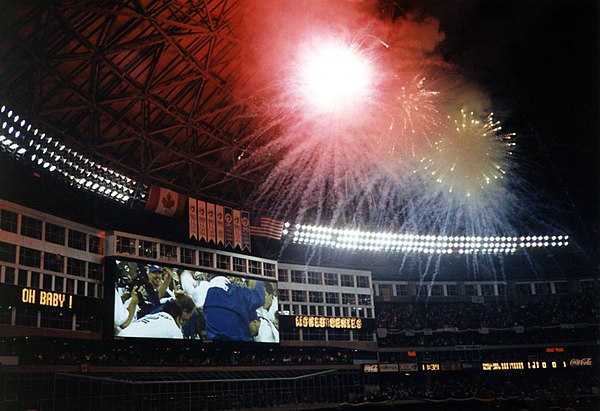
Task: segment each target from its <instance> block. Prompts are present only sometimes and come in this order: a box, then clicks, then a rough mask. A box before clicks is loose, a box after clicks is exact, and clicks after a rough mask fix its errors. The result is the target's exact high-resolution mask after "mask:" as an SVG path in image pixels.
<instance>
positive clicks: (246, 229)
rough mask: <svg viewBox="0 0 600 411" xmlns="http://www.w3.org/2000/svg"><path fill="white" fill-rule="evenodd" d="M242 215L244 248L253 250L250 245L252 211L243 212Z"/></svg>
mask: <svg viewBox="0 0 600 411" xmlns="http://www.w3.org/2000/svg"><path fill="white" fill-rule="evenodd" d="M241 216H242V250H248V251H252V250H251V246H250V213H249V212H247V211H242V212H241Z"/></svg>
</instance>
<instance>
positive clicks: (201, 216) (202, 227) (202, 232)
mask: <svg viewBox="0 0 600 411" xmlns="http://www.w3.org/2000/svg"><path fill="white" fill-rule="evenodd" d="M198 240H204V241H206V202H205V201H200V200H198Z"/></svg>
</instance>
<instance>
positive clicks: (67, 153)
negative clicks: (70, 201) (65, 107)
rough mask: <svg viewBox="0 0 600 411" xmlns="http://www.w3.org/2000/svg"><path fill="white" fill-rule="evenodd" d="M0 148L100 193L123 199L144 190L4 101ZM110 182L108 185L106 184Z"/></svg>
mask: <svg viewBox="0 0 600 411" xmlns="http://www.w3.org/2000/svg"><path fill="white" fill-rule="evenodd" d="M0 124H1V125H2V131H1V132H0V143H1V144H0V150H1V151H5V152H7V153H8V154H9V155H11V156H13V157H15V158H17V159H22V160H26V161H31V162H32V163H33V164H34V165H35V166H36V167H40V168H41V169H42V170H44V171H47V172H50V173H52V174H53V175H55V176H58V177H59V178H62V179H63V180H65V181H66V182H68V183H69V184H71V185H74V186H76V187H77V188H81V189H84V190H87V191H91V192H93V193H95V194H98V195H100V196H102V197H105V198H109V199H112V200H114V201H118V202H120V203H127V202H129V200H130V199H131V198H132V196H133V194H134V193H135V192H136V191H141V192H146V191H147V187H144V186H141V187H140V185H139V184H138V183H137V182H136V181H133V180H132V179H131V178H130V177H128V176H125V175H122V174H120V173H118V172H116V171H114V170H112V169H110V168H108V167H106V166H102V165H100V164H98V163H97V162H95V161H93V160H91V159H89V158H87V157H85V156H84V155H83V154H80V153H77V152H76V151H74V150H72V149H71V148H68V147H66V146H65V145H64V144H62V143H60V142H59V141H58V140H56V139H55V138H53V137H52V136H50V135H47V134H46V133H44V132H40V130H39V129H37V128H33V127H32V125H31V124H30V123H29V121H28V120H26V119H25V118H23V117H22V116H21V115H19V114H17V113H16V112H14V111H13V110H11V109H10V108H8V107H7V106H6V105H2V106H0ZM106 186H110V187H111V188H110V189H109V188H107V187H106Z"/></svg>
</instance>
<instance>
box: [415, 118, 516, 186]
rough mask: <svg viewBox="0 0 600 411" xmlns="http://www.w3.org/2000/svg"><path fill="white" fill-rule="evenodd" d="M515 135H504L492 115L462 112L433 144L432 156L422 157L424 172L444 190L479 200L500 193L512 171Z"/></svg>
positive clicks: (450, 121)
mask: <svg viewBox="0 0 600 411" xmlns="http://www.w3.org/2000/svg"><path fill="white" fill-rule="evenodd" d="M514 136H515V134H514V133H503V132H502V127H501V126H500V122H499V121H494V119H493V113H491V114H489V115H488V116H487V117H486V118H485V119H479V118H477V117H476V116H475V115H474V114H473V112H469V113H468V112H466V111H465V110H461V112H460V117H459V118H458V119H455V118H452V117H451V116H448V125H447V126H446V127H445V130H444V131H443V132H442V133H441V134H440V135H439V137H438V138H437V139H436V140H435V141H434V142H433V147H432V153H431V154H430V155H429V156H427V157H423V158H422V159H421V160H420V162H421V169H422V171H423V173H424V174H426V175H428V176H430V177H431V178H432V179H433V180H434V181H435V182H436V183H437V184H438V185H439V189H440V190H442V191H448V192H450V193H452V192H456V193H457V195H458V196H465V197H478V196H481V195H482V194H483V193H484V192H486V191H494V190H497V189H498V188H499V187H500V186H501V185H502V184H503V183H504V179H505V176H506V173H507V171H508V170H509V168H510V162H511V156H512V154H513V153H512V150H513V147H514V146H515V143H514V141H513V139H514Z"/></svg>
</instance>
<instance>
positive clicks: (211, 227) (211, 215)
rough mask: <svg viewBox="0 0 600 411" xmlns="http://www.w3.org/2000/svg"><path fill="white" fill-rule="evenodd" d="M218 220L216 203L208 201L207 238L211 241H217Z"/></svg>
mask: <svg viewBox="0 0 600 411" xmlns="http://www.w3.org/2000/svg"><path fill="white" fill-rule="evenodd" d="M216 229H217V220H216V219H215V205H214V204H213V203H209V202H207V203H206V238H207V241H208V242H209V243H210V242H211V241H212V242H213V243H215V244H216V243H217V238H216Z"/></svg>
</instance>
